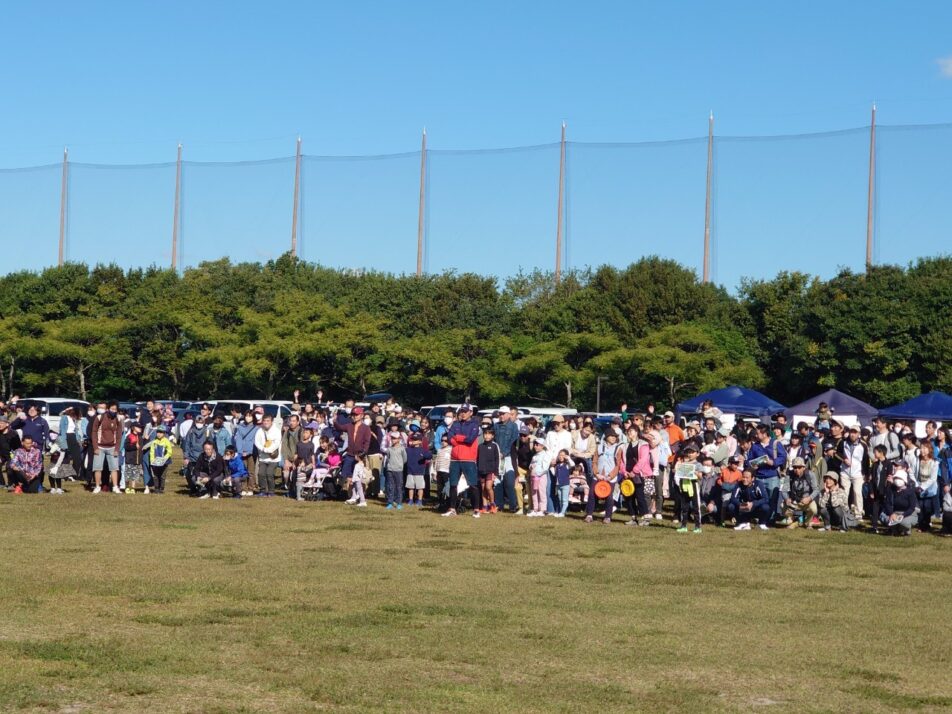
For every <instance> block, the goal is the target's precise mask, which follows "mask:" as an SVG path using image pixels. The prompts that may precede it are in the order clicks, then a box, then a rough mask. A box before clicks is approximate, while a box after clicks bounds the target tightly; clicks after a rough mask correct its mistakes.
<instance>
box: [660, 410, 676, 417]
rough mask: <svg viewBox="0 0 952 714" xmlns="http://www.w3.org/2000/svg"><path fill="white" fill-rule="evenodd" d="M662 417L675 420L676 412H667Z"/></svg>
mask: <svg viewBox="0 0 952 714" xmlns="http://www.w3.org/2000/svg"><path fill="white" fill-rule="evenodd" d="M661 416H665V417H670V418H672V419H674V412H672V411H666V412H665V413H664V414H662V415H661Z"/></svg>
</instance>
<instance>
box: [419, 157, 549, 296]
mask: <svg viewBox="0 0 952 714" xmlns="http://www.w3.org/2000/svg"><path fill="white" fill-rule="evenodd" d="M559 153H560V148H559V145H558V144H546V145H542V146H535V147H527V148H519V149H502V150H493V151H430V152H429V153H428V159H427V204H426V205H427V209H426V210H427V229H426V266H427V269H428V270H429V271H431V272H440V271H443V270H456V271H457V272H475V273H480V274H484V275H490V276H497V277H499V278H504V277H506V276H510V275H513V274H515V273H516V272H518V271H519V270H520V269H523V270H526V271H529V270H532V269H534V268H537V267H544V268H546V269H549V270H551V269H552V268H553V267H554V265H555V238H556V223H557V216H558V185H559Z"/></svg>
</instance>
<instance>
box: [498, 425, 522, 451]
mask: <svg viewBox="0 0 952 714" xmlns="http://www.w3.org/2000/svg"><path fill="white" fill-rule="evenodd" d="M518 441H519V427H518V426H516V424H515V422H512V421H508V422H506V423H505V424H503V423H502V422H500V423H498V424H496V443H497V444H499V450H500V451H501V452H502V457H503V458H506V457H507V456H512V447H513V445H514V444H516V443H517V442H518Z"/></svg>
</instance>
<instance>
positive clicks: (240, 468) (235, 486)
mask: <svg viewBox="0 0 952 714" xmlns="http://www.w3.org/2000/svg"><path fill="white" fill-rule="evenodd" d="M225 468H227V469H228V476H229V477H230V478H231V493H232V495H233V496H234V497H235V498H241V492H242V486H243V484H244V483H245V479H247V478H248V469H247V468H245V462H244V460H243V459H242V458H241V456H240V455H239V454H238V452H237V450H236V449H235V447H234V446H229V447H227V448H226V449H225Z"/></svg>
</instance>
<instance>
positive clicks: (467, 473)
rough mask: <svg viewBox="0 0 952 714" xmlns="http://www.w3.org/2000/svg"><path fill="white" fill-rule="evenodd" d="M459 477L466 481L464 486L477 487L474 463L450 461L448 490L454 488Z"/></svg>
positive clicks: (477, 477) (477, 478) (477, 481)
mask: <svg viewBox="0 0 952 714" xmlns="http://www.w3.org/2000/svg"><path fill="white" fill-rule="evenodd" d="M460 476H463V477H464V478H465V479H466V485H467V486H469V487H470V488H472V487H474V486H479V476H478V475H477V474H476V462H475V461H450V489H455V488H456V484H457V482H458V481H459V479H460Z"/></svg>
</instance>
